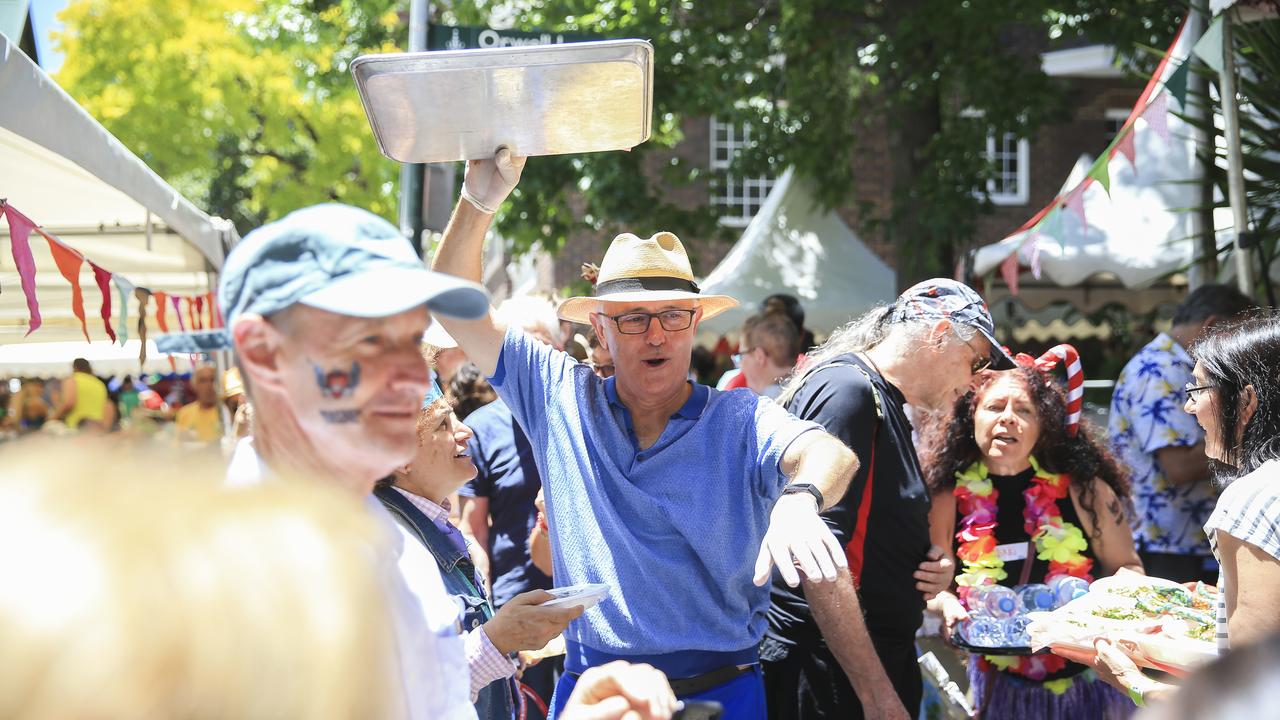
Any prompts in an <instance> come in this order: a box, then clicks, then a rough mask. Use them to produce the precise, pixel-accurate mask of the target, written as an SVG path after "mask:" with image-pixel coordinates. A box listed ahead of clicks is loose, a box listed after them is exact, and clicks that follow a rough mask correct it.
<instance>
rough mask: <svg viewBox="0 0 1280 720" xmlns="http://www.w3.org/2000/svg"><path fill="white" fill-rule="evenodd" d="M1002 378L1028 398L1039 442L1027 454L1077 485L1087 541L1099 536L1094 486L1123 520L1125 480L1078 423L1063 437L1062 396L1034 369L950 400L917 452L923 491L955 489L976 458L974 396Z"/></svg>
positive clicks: (985, 377)
mask: <svg viewBox="0 0 1280 720" xmlns="http://www.w3.org/2000/svg"><path fill="white" fill-rule="evenodd" d="M1006 373H1014V374H1016V375H1017V376H1019V378H1020V379H1021V380H1022V382H1023V384H1024V386H1025V387H1027V388H1028V389H1029V391H1030V394H1031V402H1032V404H1033V405H1034V406H1035V408H1036V415H1037V417H1038V418H1039V420H1040V437H1039V439H1037V440H1036V446H1035V448H1033V449H1032V451H1031V452H1032V454H1033V455H1035V456H1036V461H1037V462H1039V463H1040V466H1041V467H1043V468H1044V469H1045V470H1048V471H1049V472H1054V473H1066V474H1068V475H1070V476H1071V479H1072V480H1073V481H1075V482H1079V483H1081V486H1080V504H1081V505H1083V506H1084V509H1085V512H1087V513H1089V518H1090V519H1091V520H1092V521H1093V532H1092V533H1091V537H1094V538H1097V537H1099V536H1100V535H1101V534H1102V529H1101V526H1100V525H1099V523H1098V509H1097V508H1096V507H1095V506H1094V498H1095V494H1096V485H1095V483H1097V482H1099V481H1101V482H1104V483H1106V484H1107V485H1108V486H1110V488H1111V490H1112V492H1114V493H1115V496H1116V503H1115V504H1114V505H1113V506H1112V507H1111V508H1109V509H1110V510H1111V511H1112V512H1113V513H1115V514H1116V515H1117V516H1118V517H1128V516H1129V513H1130V510H1131V500H1132V489H1131V487H1130V485H1129V477H1128V474H1127V473H1125V471H1123V470H1121V468H1120V465H1119V464H1118V463H1117V462H1116V459H1115V457H1114V456H1113V455H1112V454H1111V452H1110V451H1109V450H1108V449H1107V448H1106V447H1104V446H1102V445H1099V444H1098V443H1097V442H1096V441H1095V440H1094V439H1093V437H1092V436H1091V433H1090V432H1089V428H1088V427H1087V426H1086V424H1085V421H1084V420H1083V419H1082V420H1081V423H1080V432H1079V433H1077V434H1076V436H1075V437H1071V436H1070V435H1069V434H1068V433H1067V423H1066V415H1067V411H1066V407H1067V405H1066V396H1065V394H1064V393H1063V391H1062V390H1061V389H1060V388H1059V387H1058V385H1056V384H1055V383H1053V381H1051V380H1050V381H1046V378H1045V375H1044V374H1043V373H1042V372H1041V371H1039V370H1036V369H1035V368H1027V367H1019V368H1015V369H1013V370H1008V371H1005V372H1003V373H997V372H985V373H983V374H982V376H981V377H980V378H979V380H978V382H977V384H976V386H975V387H974V389H972V390H970V391H969V392H968V393H966V394H965V395H964V397H962V398H960V399H959V400H957V401H956V404H955V407H954V408H953V409H952V411H951V413H950V415H948V416H945V417H944V418H943V419H942V420H941V421H940V422H938V423H936V424H935V425H934V426H933V428H932V432H934V433H935V437H934V438H933V442H931V443H928V449H927V450H926V451H925V452H924V453H923V455H924V457H922V458H921V460H922V462H921V465H922V466H923V468H924V473H925V479H926V481H927V482H928V484H929V488H930V489H931V490H932V491H934V492H938V491H940V490H948V489H951V488H954V487H955V484H956V473H958V472H962V471H964V470H965V469H966V468H968V467H969V466H970V465H972V464H973V463H974V462H976V461H978V460H979V459H981V456H982V453H981V451H980V450H978V443H977V441H976V440H975V439H974V427H973V413H974V410H975V409H976V407H977V400H978V396H979V395H980V394H982V392H983V391H984V390H986V389H987V387H989V386H990V385H991V384H992V383H993V382H994V381H995V380H996V379H998V378H1000V377H1001V376H1002V375H1005V374H1006Z"/></svg>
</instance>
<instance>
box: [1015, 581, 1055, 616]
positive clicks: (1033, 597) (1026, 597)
mask: <svg viewBox="0 0 1280 720" xmlns="http://www.w3.org/2000/svg"><path fill="white" fill-rule="evenodd" d="M1017 593H1018V600H1020V601H1021V602H1022V607H1023V609H1024V611H1025V612H1040V611H1042V610H1043V611H1048V610H1052V609H1053V608H1054V607H1056V606H1057V604H1058V596H1057V595H1056V594H1055V593H1054V591H1053V589H1052V588H1050V587H1049V586H1048V585H1045V584H1043V583H1029V584H1027V585H1023V586H1022V587H1020V588H1018V589H1017Z"/></svg>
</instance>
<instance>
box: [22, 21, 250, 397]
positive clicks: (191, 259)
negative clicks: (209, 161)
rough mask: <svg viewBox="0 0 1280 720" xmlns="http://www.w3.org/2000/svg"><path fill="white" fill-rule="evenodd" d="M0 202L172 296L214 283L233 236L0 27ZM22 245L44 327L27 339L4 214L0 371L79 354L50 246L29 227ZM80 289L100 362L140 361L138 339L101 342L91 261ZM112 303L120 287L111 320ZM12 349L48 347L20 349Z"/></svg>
mask: <svg viewBox="0 0 1280 720" xmlns="http://www.w3.org/2000/svg"><path fill="white" fill-rule="evenodd" d="M0 198H3V199H5V200H6V201H7V202H9V203H10V204H11V205H12V206H13V207H14V208H15V209H17V210H18V211H20V212H22V213H23V214H24V215H26V216H27V217H28V218H30V219H31V220H32V221H34V222H35V223H37V224H39V225H40V226H41V227H42V228H43V229H44V230H45V231H46V232H49V233H51V234H53V235H54V236H56V237H58V238H59V239H61V240H63V241H64V242H65V243H66V244H67V245H70V246H71V247H73V248H75V249H76V250H78V251H79V252H80V253H81V254H83V255H84V256H85V257H87V258H89V259H90V260H93V261H94V262H96V263H97V264H98V265H100V266H101V267H103V268H105V269H107V270H109V271H111V272H113V273H117V274H120V275H123V276H124V277H126V278H128V279H129V280H130V281H131V282H133V283H134V284H136V285H140V286H145V287H150V288H153V289H155V290H161V291H164V292H169V293H177V294H184V295H196V294H203V293H205V292H208V291H209V290H210V289H212V288H213V287H214V286H216V282H217V280H216V272H217V270H218V269H219V268H220V267H221V266H222V260H223V256H224V254H225V252H226V250H227V249H228V248H229V247H230V246H231V245H233V244H234V243H235V242H236V240H237V239H238V236H237V235H236V231H235V228H234V227H233V226H232V225H231V224H230V223H229V222H226V221H224V220H221V219H218V218H213V217H210V216H208V215H206V214H205V213H204V212H202V211H201V210H199V209H198V208H196V207H195V206H194V205H192V204H191V202H189V201H188V200H187V199H186V198H184V197H183V196H182V195H181V194H180V193H178V191H177V190H175V189H174V188H172V187H171V186H169V185H168V184H167V183H166V182H165V181H164V180H163V179H162V178H160V177H159V176H158V175H156V174H155V173H154V172H152V171H151V169H150V168H148V167H147V166H146V164H144V163H143V162H142V161H141V160H140V159H138V157H137V156H135V155H134V154H133V153H132V152H130V151H129V149H128V148H126V147H125V146H124V145H123V144H122V143H121V142H120V141H119V140H117V139H116V138H115V137H114V136H112V135H111V134H110V133H109V132H107V130H106V129H105V128H103V127H102V126H101V125H100V124H99V123H98V122H97V121H96V120H94V119H93V118H92V117H91V116H90V115H89V114H88V113H87V112H85V110H84V109H83V108H81V107H80V106H79V105H78V104H77V103H76V102H75V101H74V100H73V99H71V97H70V96H69V95H67V94H66V93H65V92H64V91H63V90H62V89H61V88H60V87H58V85H57V84H56V83H55V82H54V81H53V80H52V79H51V78H50V77H49V76H48V75H47V74H45V73H44V71H43V70H41V69H40V68H39V67H38V66H36V64H35V63H33V62H32V61H31V60H30V59H29V58H28V57H27V56H26V55H24V54H23V53H22V52H21V51H20V50H19V49H18V47H17V46H16V45H15V44H14V43H12V42H11V41H10V40H9V39H8V38H6V37H4V36H2V35H0ZM30 245H31V250H32V254H33V255H34V258H35V264H36V270H37V273H36V293H37V297H38V298H39V302H40V312H41V315H42V316H43V326H42V327H41V328H40V329H39V330H37V331H35V332H34V333H32V334H31V335H29V336H26V332H27V305H26V300H25V297H24V296H23V292H22V289H21V286H20V284H19V276H18V273H17V269H16V267H15V265H14V262H13V258H12V253H11V250H10V245H9V228H8V225H7V224H6V223H4V222H3V221H0V372H5V371H8V372H22V371H23V370H24V369H29V368H34V367H35V366H36V365H37V364H39V363H43V362H48V360H49V359H50V358H53V359H57V360H61V361H62V362H63V364H66V363H69V362H70V360H71V358H72V357H75V356H76V353H75V346H74V343H75V341H77V340H78V341H79V343H80V347H82V348H85V347H86V346H85V345H84V337H83V335H82V334H81V330H80V323H79V321H78V320H76V318H75V316H74V315H73V314H72V312H71V287H70V285H69V284H68V283H67V282H66V280H65V279H63V277H62V276H61V275H60V274H59V273H58V270H57V267H56V266H55V265H54V262H53V258H52V256H51V254H50V252H49V248H48V244H47V243H46V242H45V241H44V239H43V238H41V237H40V236H39V235H37V234H35V233H32V235H31V238H30ZM80 286H81V288H82V290H83V294H84V305H85V315H86V316H87V320H88V329H89V337H90V338H91V339H92V340H93V344H94V345H95V351H94V352H93V353H92V354H94V355H95V356H97V357H100V358H102V359H103V361H104V362H108V361H109V359H110V358H113V357H117V356H118V359H121V360H123V359H127V358H132V360H133V367H134V368H136V367H137V356H138V347H137V344H136V342H131V344H130V346H128V347H125V348H121V347H120V346H118V345H117V346H115V350H108V347H109V346H108V345H107V344H108V343H110V340H109V339H108V338H107V336H106V333H105V331H104V329H103V324H102V320H101V318H99V317H98V310H99V305H100V301H101V295H100V293H99V291H98V287H97V285H96V284H95V282H94V277H93V273H92V270H91V268H90V267H89V264H88V263H85V264H84V265H83V266H82V268H81V275H80ZM118 303H119V296H118V295H116V296H115V297H113V306H114V307H113V316H114V317H113V325H114V321H115V319H116V318H118V313H119V310H118ZM136 321H137V303H136V302H130V304H129V326H130V332H129V334H130V337H131V338H134V337H135V336H136V332H135V330H134V328H135V326H136ZM151 332H157V329H156V328H154V326H153V327H152V328H151ZM63 343H72V345H65V344H63ZM98 344H102V345H103V346H104V347H103V348H96V346H97V345H98ZM16 345H43V346H44V348H43V350H33V349H30V348H27V349H22V350H21V351H18V350H17V349H16V348H15V347H13V346H16ZM80 354H82V355H83V354H85V353H80ZM10 355H12V357H9V356H10ZM165 366H167V362H166V363H165Z"/></svg>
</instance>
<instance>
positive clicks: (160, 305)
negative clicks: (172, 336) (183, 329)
mask: <svg viewBox="0 0 1280 720" xmlns="http://www.w3.org/2000/svg"><path fill="white" fill-rule="evenodd" d="M151 294H152V295H153V296H154V297H155V299H156V327H159V328H160V332H162V333H167V332H169V321H168V320H166V319H165V313H167V312H169V296H168V294H166V293H162V292H160V291H159V290H157V291H155V292H153V293H151Z"/></svg>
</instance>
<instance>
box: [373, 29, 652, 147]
mask: <svg viewBox="0 0 1280 720" xmlns="http://www.w3.org/2000/svg"><path fill="white" fill-rule="evenodd" d="M351 74H352V75H353V76H354V77H355V81H356V87H357V88H358V89H359V91H360V100H361V102H363V103H364V110H365V113H366V114H368V116H369V124H370V125H372V126H373V135H374V137H375V138H376V139H377V141H378V148H379V149H380V150H382V153H383V154H384V155H386V156H387V157H389V158H391V159H393V160H399V161H400V162H413V163H430V162H451V161H456V160H475V159H481V158H486V157H490V156H492V155H493V153H494V151H496V150H497V149H498V148H499V147H502V146H504V145H505V146H506V147H508V148H510V149H511V151H512V152H513V153H515V154H517V155H563V154H566V153H585V152H599V151H603V150H624V149H630V148H633V147H635V146H636V145H639V144H640V143H642V142H644V141H645V140H648V139H649V134H650V132H651V124H652V116H653V46H652V45H650V44H649V43H648V42H647V41H645V40H603V41H599V42H583V43H564V44H559V45H539V46H533V47H529V46H524V47H504V48H486V49H479V50H442V51H432V52H416V53H391V54H384V55H364V56H361V57H358V58H356V59H355V61H353V62H352V63H351Z"/></svg>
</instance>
